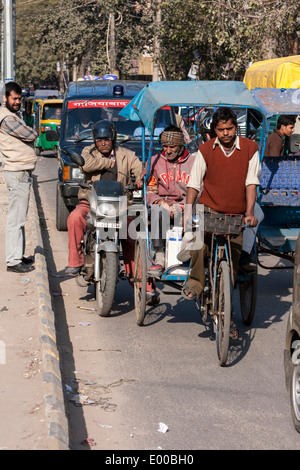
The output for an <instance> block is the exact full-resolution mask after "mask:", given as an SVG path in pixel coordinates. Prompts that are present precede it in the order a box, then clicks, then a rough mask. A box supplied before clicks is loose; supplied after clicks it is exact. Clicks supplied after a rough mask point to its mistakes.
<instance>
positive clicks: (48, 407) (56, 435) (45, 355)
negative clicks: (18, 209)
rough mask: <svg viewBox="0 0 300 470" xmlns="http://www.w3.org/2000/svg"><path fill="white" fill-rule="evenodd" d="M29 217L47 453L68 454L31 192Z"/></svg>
mask: <svg viewBox="0 0 300 470" xmlns="http://www.w3.org/2000/svg"><path fill="white" fill-rule="evenodd" d="M34 184H35V181H34ZM29 215H30V219H31V224H32V241H33V246H34V248H35V273H36V287H37V296H38V302H39V317H40V330H41V334H40V341H41V344H42V359H43V373H42V379H43V387H44V399H45V415H46V421H47V426H48V450H69V432H68V420H67V417H66V410H65V404H64V391H63V383H62V378H61V370H60V361H59V353H58V349H57V343H56V331H55V316H54V312H53V310H52V305H51V295H50V289H49V279H48V271H47V262H46V256H45V252H44V245H43V239H42V234H41V228H40V221H39V216H38V210H37V201H36V198H35V193H34V189H33V188H32V189H31V194H30V203H29Z"/></svg>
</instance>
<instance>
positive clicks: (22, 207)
mask: <svg viewBox="0 0 300 470" xmlns="http://www.w3.org/2000/svg"><path fill="white" fill-rule="evenodd" d="M3 175H4V179H5V182H6V186H7V189H8V191H9V196H8V211H7V217H6V263H7V266H15V265H16V264H19V263H20V262H21V261H22V258H23V256H24V252H25V223H26V217H27V212H28V205H29V197H30V186H31V182H32V178H31V171H27V170H25V171H4V172H3Z"/></svg>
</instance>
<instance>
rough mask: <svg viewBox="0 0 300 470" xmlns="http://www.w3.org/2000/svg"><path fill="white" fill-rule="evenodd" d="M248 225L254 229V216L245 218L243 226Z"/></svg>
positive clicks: (255, 221) (255, 223)
mask: <svg viewBox="0 0 300 470" xmlns="http://www.w3.org/2000/svg"><path fill="white" fill-rule="evenodd" d="M247 224H249V227H256V226H257V224H258V220H257V218H256V217H254V215H246V216H245V225H247Z"/></svg>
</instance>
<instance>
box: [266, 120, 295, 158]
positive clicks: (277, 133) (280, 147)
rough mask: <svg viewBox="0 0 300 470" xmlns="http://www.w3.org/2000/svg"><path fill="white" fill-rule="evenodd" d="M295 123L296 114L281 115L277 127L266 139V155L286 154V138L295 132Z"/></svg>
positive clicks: (277, 155) (278, 155)
mask: <svg viewBox="0 0 300 470" xmlns="http://www.w3.org/2000/svg"><path fill="white" fill-rule="evenodd" d="M295 123H296V116H293V115H287V114H283V115H281V116H279V118H278V120H277V126H276V129H274V131H273V133H272V134H270V135H269V137H268V138H267V140H266V149H265V156H266V157H282V156H283V155H284V150H285V148H284V138H285V137H290V136H291V135H292V134H293V132H294V129H295Z"/></svg>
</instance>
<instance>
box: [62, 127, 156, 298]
mask: <svg viewBox="0 0 300 470" xmlns="http://www.w3.org/2000/svg"><path fill="white" fill-rule="evenodd" d="M92 134H93V139H94V144H92V145H90V146H88V147H85V148H84V149H83V151H82V157H83V159H84V160H85V164H84V166H83V167H82V170H83V172H84V174H85V181H87V182H92V181H97V180H100V179H106V180H114V181H120V182H121V183H123V185H126V184H127V183H128V178H130V172H131V171H132V173H133V174H134V176H135V178H136V181H135V183H136V185H137V188H139V189H142V187H143V181H142V162H141V161H140V160H139V158H138V157H137V156H136V155H135V153H134V152H132V151H131V150H129V149H127V148H124V147H118V146H117V145H116V139H117V130H116V127H115V125H114V124H113V123H112V122H110V121H98V122H96V124H94V126H93V129H92ZM88 193H89V190H86V189H82V188H80V190H79V193H78V199H79V202H78V204H77V206H76V207H75V209H74V210H73V211H72V212H71V213H70V215H69V217H68V222H67V225H68V238H69V256H68V267H67V268H66V270H65V273H66V274H67V275H69V276H76V275H77V274H79V273H80V271H81V269H82V266H83V264H84V255H83V250H82V243H81V240H83V238H84V234H85V231H86V226H87V225H86V218H87V215H88V212H89V210H90V205H89V202H88ZM122 245H123V257H124V267H125V271H126V273H127V274H128V276H129V277H133V273H134V247H135V241H134V240H133V239H131V238H130V237H128V238H127V240H122ZM153 300H154V303H157V302H156V300H157V299H156V296H155V293H154V291H153V287H152V285H151V286H150V284H148V285H147V303H148V305H151V302H152V301H153Z"/></svg>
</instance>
